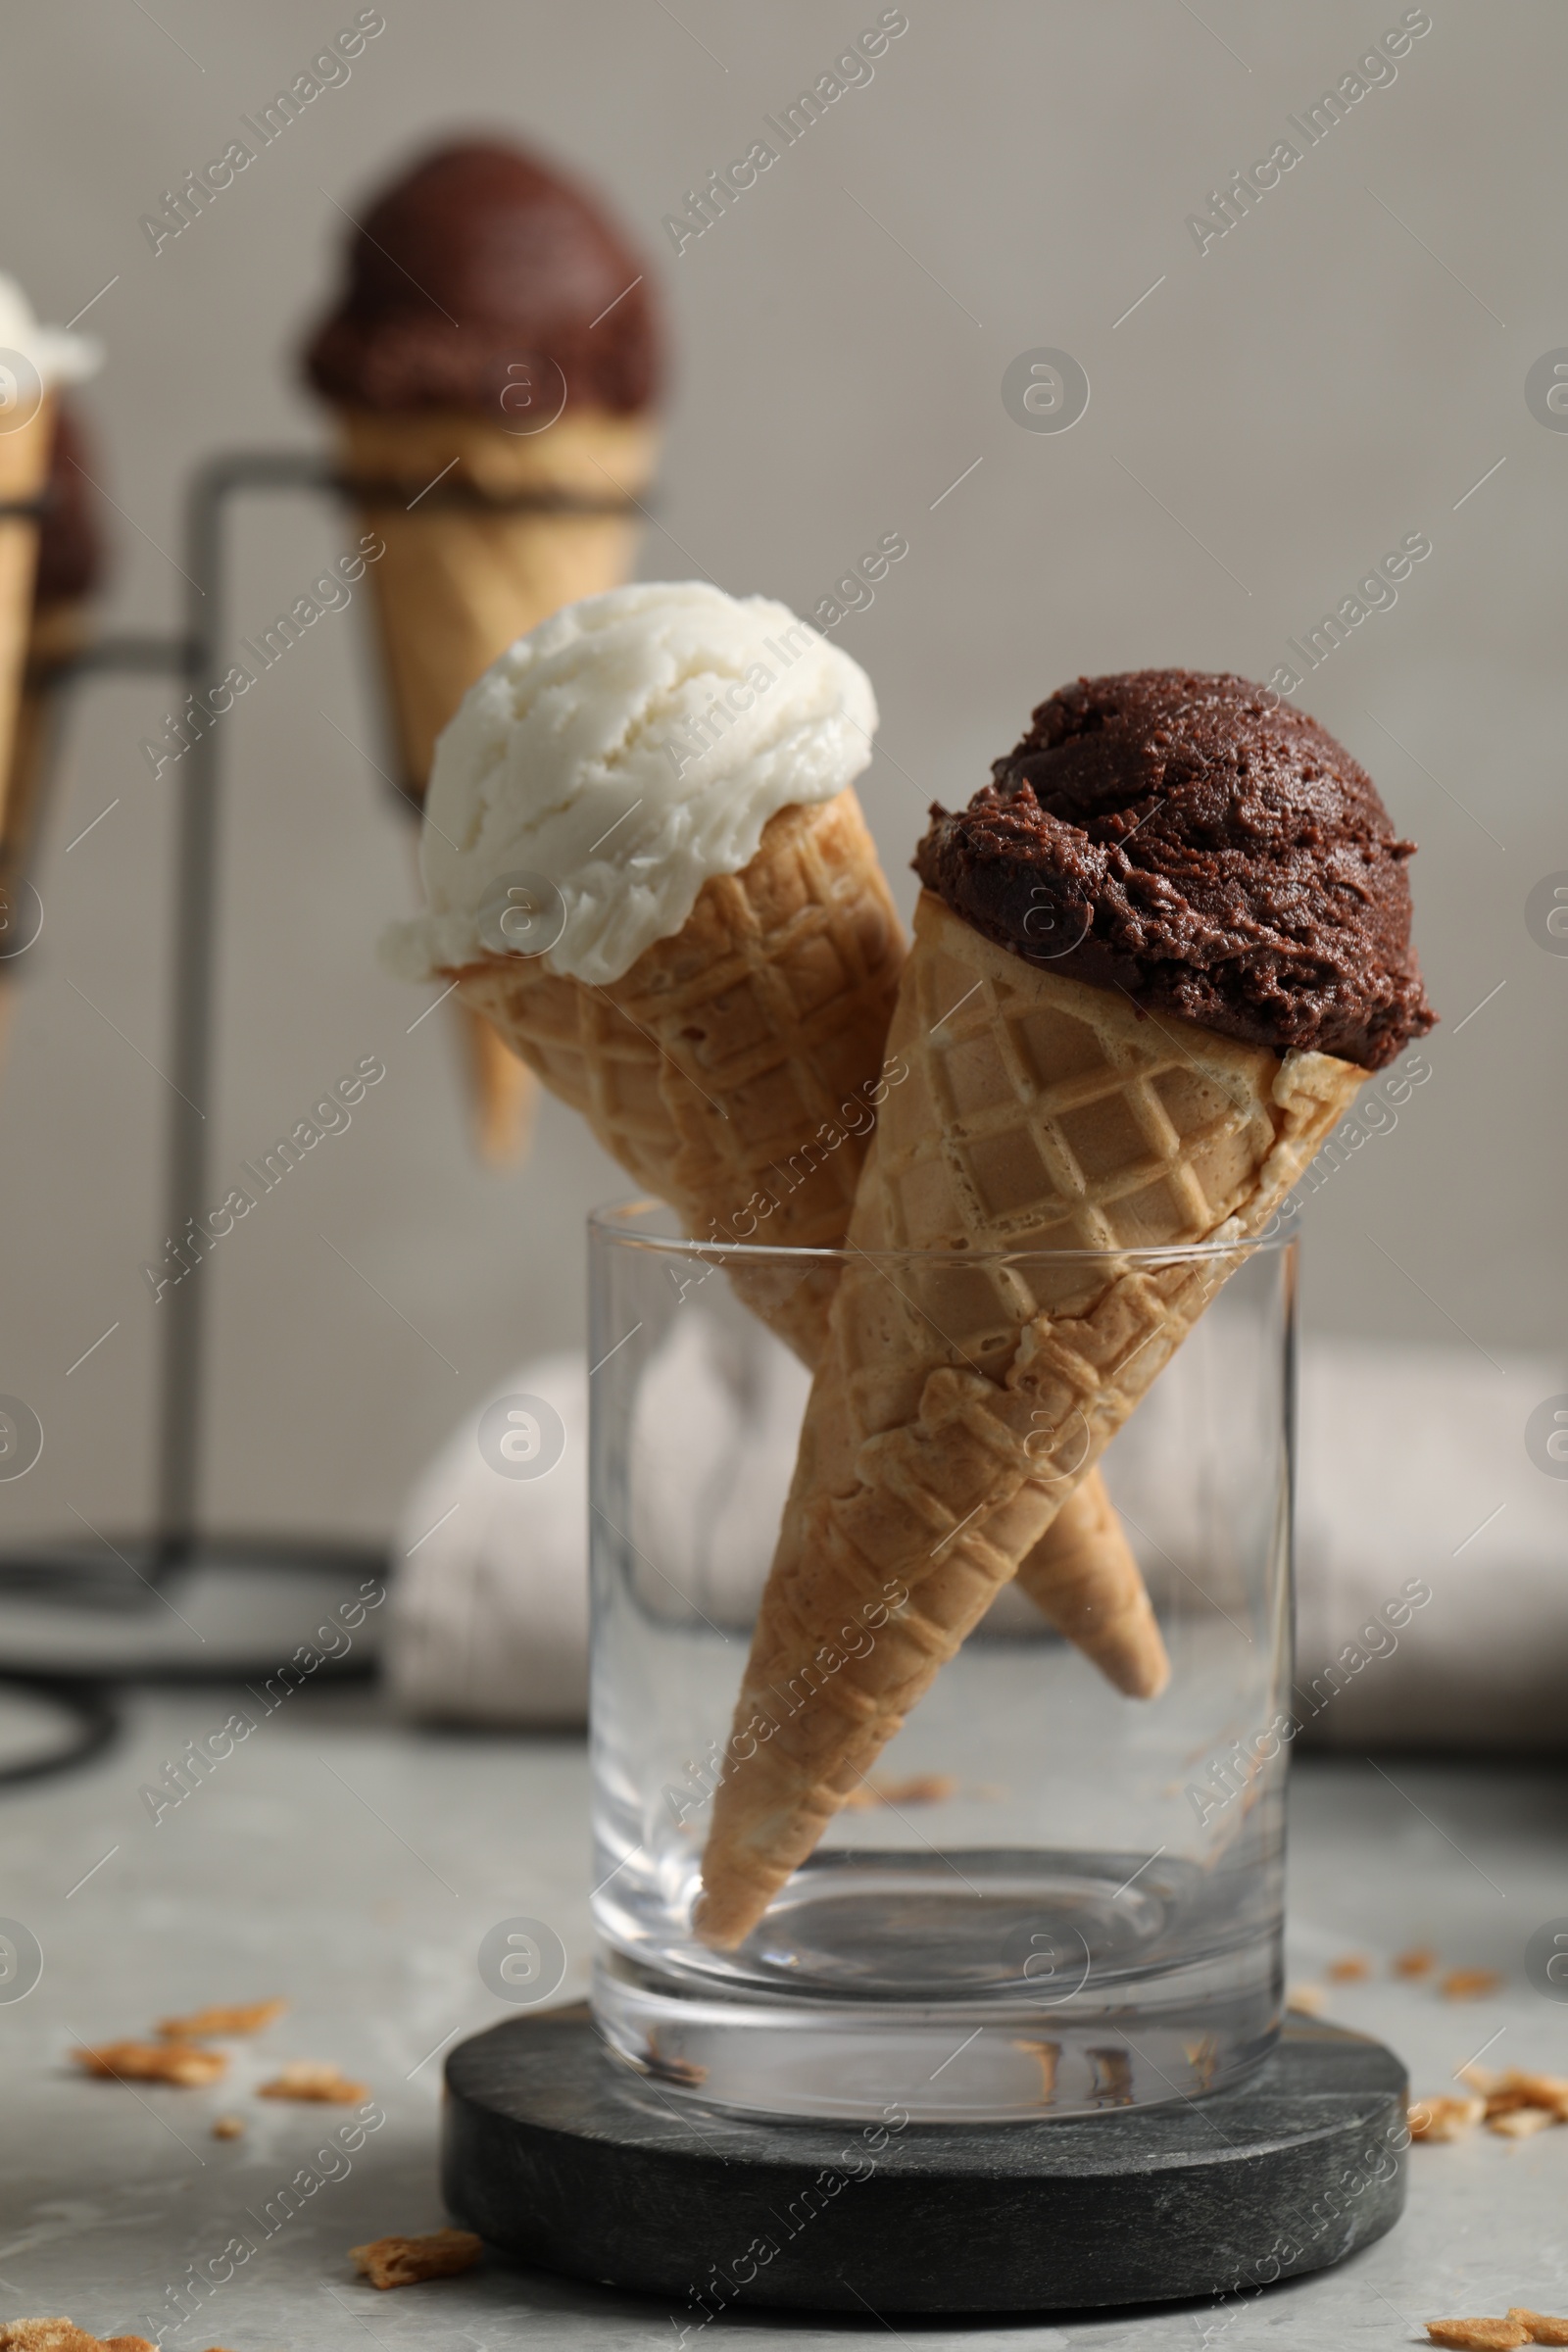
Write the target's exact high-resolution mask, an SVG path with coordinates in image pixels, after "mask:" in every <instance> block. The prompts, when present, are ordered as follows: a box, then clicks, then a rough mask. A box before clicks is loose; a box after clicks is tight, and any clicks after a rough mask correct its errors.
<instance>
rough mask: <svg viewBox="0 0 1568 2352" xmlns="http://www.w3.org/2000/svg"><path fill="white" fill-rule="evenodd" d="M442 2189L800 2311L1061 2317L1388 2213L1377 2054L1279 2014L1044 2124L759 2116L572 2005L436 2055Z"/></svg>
mask: <svg viewBox="0 0 1568 2352" xmlns="http://www.w3.org/2000/svg"><path fill="white" fill-rule="evenodd" d="M446 2078H447V2102H446V2112H445V2123H444V2131H443V2150H442V2185H443V2189H444V2192H445V2195H446V2200H447V2203H448V2205H449V2206H450V2207H451V2209H452V2212H453V2213H454V2214H455V2215H456V2216H457V2218H458V2220H459V2221H460V2222H462V2223H463V2224H465V2225H466V2227H467V2228H468V2229H476V2230H478V2232H479V2233H480V2235H481V2236H483V2237H485V2238H487V2239H488V2240H489V2241H490V2243H491V2244H492V2245H494V2246H497V2247H499V2248H500V2249H501V2250H502V2251H503V2252H505V2253H508V2254H512V2255H515V2257H516V2258H517V2259H519V2260H520V2261H523V2262H528V2263H533V2264H537V2265H539V2266H540V2267H541V2268H543V2269H545V2270H552V2271H564V2272H566V2273H567V2274H568V2275H569V2276H570V2277H572V2278H585V2279H589V2280H591V2281H594V2282H596V2283H598V2284H600V2285H602V2286H614V2287H630V2288H634V2289H636V2290H638V2291H640V2292H642V2293H645V2294H657V2295H661V2296H664V2297H667V2298H669V2300H670V2301H671V2302H672V2303H673V2304H674V2306H675V2310H676V2314H677V2324H678V2325H687V2324H690V2325H692V2326H696V2325H698V2324H700V2323H702V2322H703V2321H704V2319H705V2318H707V2317H713V2316H716V2315H717V2314H718V2313H719V2312H721V2311H724V2310H728V2309H731V2308H733V2307H734V2306H735V2305H737V2304H789V2305H795V2306H797V2307H799V2308H804V2309H807V2310H812V2311H860V2312H863V2311H865V2310H866V2309H867V2308H868V2307H869V2309H870V2310H871V2311H873V2312H875V2313H877V2314H884V2313H888V2312H930V2313H937V2312H988V2311H990V2312H996V2311H1011V2312H1026V2311H1031V2312H1032V2311H1063V2310H1070V2309H1073V2308H1082V2307H1084V2306H1087V2305H1093V2304H1115V2303H1151V2302H1161V2301H1166V2300H1170V2299H1173V2298H1176V2297H1181V2296H1192V2295H1207V2294H1216V2293H1224V2292H1228V2291H1234V2290H1237V2289H1241V2290H1243V2291H1248V2290H1255V2289H1256V2288H1259V2287H1262V2286H1267V2285H1270V2284H1272V2283H1273V2282H1274V2280H1275V2279H1277V2278H1292V2277H1294V2276H1296V2275H1297V2274H1299V2273H1300V2272H1304V2271H1316V2270H1325V2269H1327V2268H1328V2267H1329V2266H1330V2265H1331V2264H1333V2263H1336V2262H1341V2261H1343V2260H1344V2258H1345V2257H1346V2255H1347V2254H1349V2253H1351V2252H1352V2251H1353V2250H1354V2249H1355V2248H1356V2247H1357V2246H1362V2245H1366V2244H1369V2243H1370V2242H1371V2240H1372V2239H1373V2238H1376V2237H1381V2236H1382V2235H1383V2232H1384V2231H1385V2230H1386V2229H1392V2228H1393V2226H1394V2224H1395V2222H1396V2221H1397V2219H1398V2217H1399V2213H1400V2211H1401V2209H1402V2207H1403V2203H1404V2147H1405V2144H1406V2141H1407V2139H1408V2133H1407V2132H1406V2131H1405V2129H1404V2109H1405V2101H1406V2097H1407V2092H1408V2084H1407V2082H1406V2078H1405V2072H1404V2069H1403V2067H1402V2066H1401V2065H1400V2063H1399V2061H1398V2060H1397V2058H1396V2057H1395V2056H1394V2055H1393V2053H1392V2052H1391V2051H1389V2050H1386V2049H1385V2048H1384V2047H1383V2045H1382V2043H1381V2042H1377V2041H1373V2040H1371V2039H1370V2038H1369V2037H1368V2036H1367V2035H1365V2034H1349V2033H1347V2032H1345V2031H1344V2029H1343V2028H1341V2027H1338V2026H1328V2025H1322V2024H1319V2023H1318V2022H1317V2021H1316V2020H1314V2019H1310V2018H1304V2017H1299V2016H1294V2015H1293V2016H1292V2017H1290V2018H1289V2019H1288V2020H1287V2023H1286V2028H1285V2033H1284V2034H1283V2036H1282V2038H1281V2040H1280V2043H1279V2045H1278V2047H1277V2048H1276V2050H1275V2051H1274V2053H1273V2055H1272V2056H1271V2057H1270V2058H1269V2059H1267V2060H1266V2061H1265V2063H1264V2064H1263V2065H1262V2066H1261V2067H1260V2068H1259V2069H1258V2071H1257V2073H1256V2074H1254V2075H1253V2076H1251V2078H1250V2080H1249V2081H1248V2082H1245V2083H1243V2084H1242V2085H1241V2086H1240V2087H1238V2088H1235V2089H1231V2090H1225V2091H1219V2092H1216V2093H1215V2094H1214V2095H1213V2096H1211V2097H1208V2098H1204V2099H1196V2100H1177V2101H1173V2102H1172V2103H1171V2104H1170V2105H1168V2106H1164V2107H1156V2108H1142V2109H1123V2110H1117V2111H1112V2112H1110V2113H1108V2114H1104V2115H1097V2116H1090V2117H1082V2118H1077V2119H1064V2120H1063V2121H1061V2122H1059V2123H1039V2124H1033V2123H1030V2124H989V2125H945V2124H944V2125H938V2124H909V2125H906V2126H904V2127H903V2128H902V2129H901V2128H899V2126H898V2124H897V2121H896V2118H890V2120H889V2122H888V2123H887V2124H886V2125H884V2126H881V2127H878V2126H874V2125H865V2126H861V2125H859V2124H856V2123H849V2124H817V2123H796V2122H790V2123H771V2122H760V2121H758V2120H756V2119H753V2118H750V2117H739V2116H732V2115H727V2114H724V2113H721V2112H720V2111H719V2110H717V2109H715V2108H711V2107H707V2106H704V2105H702V2104H701V2103H699V2102H696V2101H693V2100H691V2099H690V2098H688V2097H685V2096H683V2095H681V2094H680V2093H672V2092H670V2091H669V2090H668V2089H666V2088H665V2087H664V2086H663V2085H662V2084H657V2083H654V2082H649V2081H647V2080H645V2079H644V2078H642V2077H641V2076H638V2075H636V2074H634V2073H633V2072H632V2071H631V2070H630V2068H628V2067H626V2066H624V2065H623V2064H621V2062H620V2061H619V2060H617V2059H614V2058H613V2057H611V2056H610V2054H609V2053H608V2052H607V2050H606V2049H605V2046H604V2044H603V2043H602V2042H601V2041H600V2039H599V2037H598V2035H597V2034H595V2032H594V2030H593V2027H592V2025H591V2024H590V2022H589V2015H588V2010H587V2008H586V2006H578V2007H573V2008H569V2009H556V2010H551V2011H547V2012H546V2013H545V2014H543V2015H542V2016H528V2017H518V2018H509V2019H508V2020H507V2021H506V2022H505V2023H504V2024H502V2025H499V2026H494V2027H492V2028H491V2030H490V2031H489V2032H488V2033H487V2034H476V2035H475V2036H474V2037H473V2039H472V2040H470V2041H465V2042H460V2043H459V2045H458V2047H457V2048H456V2049H455V2050H454V2051H453V2052H452V2053H451V2055H450V2056H449V2058H448V2059H447V2065H446Z"/></svg>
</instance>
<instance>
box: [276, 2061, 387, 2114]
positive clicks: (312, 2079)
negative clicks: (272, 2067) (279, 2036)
mask: <svg viewBox="0 0 1568 2352" xmlns="http://www.w3.org/2000/svg"><path fill="white" fill-rule="evenodd" d="M256 2095H257V2097H258V2098H261V2099H306V2100H311V2101H314V2102H315V2103H316V2104H317V2105H319V2106H325V2107H357V2106H359V2105H360V2104H361V2102H362V2101H363V2100H366V2099H368V2097H369V2095H370V2091H369V2085H368V2083H365V2082H350V2081H349V2079H348V2077H347V2076H346V2075H345V2074H344V2072H343V2070H342V2068H341V2067H340V2066H334V2065H333V2064H332V2063H331V2062H330V2061H329V2060H327V2059H324V2058H291V2059H290V2060H289V2062H288V2064H287V2066H285V2067H284V2069H283V2071H282V2073H281V2074H278V2075H274V2076H273V2077H272V2080H271V2081H270V2082H264V2083H263V2084H262V2086H261V2088H260V2090H259V2091H258V2092H257V2094H256Z"/></svg>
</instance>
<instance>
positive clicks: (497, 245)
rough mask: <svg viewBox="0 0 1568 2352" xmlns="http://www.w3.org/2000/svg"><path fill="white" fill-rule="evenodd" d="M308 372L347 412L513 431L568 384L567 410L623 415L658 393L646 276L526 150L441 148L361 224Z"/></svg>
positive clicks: (618, 240)
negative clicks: (493, 424) (422, 413)
mask: <svg viewBox="0 0 1568 2352" xmlns="http://www.w3.org/2000/svg"><path fill="white" fill-rule="evenodd" d="M305 370H306V374H307V375H308V377H309V379H310V381H311V383H312V384H314V385H315V387H316V389H317V391H319V392H320V393H322V394H323V395H324V396H325V397H326V398H327V399H328V400H331V401H335V402H337V403H338V404H339V405H340V406H343V407H348V408H358V409H372V410H380V411H395V412H406V411H408V410H411V409H444V410H458V411H466V412H469V413H471V414H475V415H483V416H485V417H493V418H495V419H496V420H497V421H498V422H513V421H515V418H514V417H513V414H512V412H513V411H518V412H519V413H520V412H521V410H522V408H523V407H524V404H525V401H526V400H527V399H528V398H529V397H531V398H532V400H533V401H535V402H543V403H544V404H545V412H546V414H548V413H549V409H550V407H551V406H553V405H554V402H555V401H556V400H557V399H559V397H560V390H561V378H562V377H564V379H565V392H566V399H567V403H568V405H570V406H574V407H577V408H583V407H588V408H598V409H607V410H610V411H612V412H613V413H614V414H618V415H622V416H624V415H626V414H628V413H630V412H632V411H635V410H638V409H643V408H646V407H648V406H649V405H650V403H651V402H652V401H653V400H654V398H655V396H656V393H657V391H658V376H659V352H658V335H657V329H656V325H655V318H654V305H653V301H652V299H651V296H650V292H649V287H648V282H647V279H646V276H645V275H644V265H643V263H642V262H641V260H640V259H639V258H638V257H637V256H636V254H634V253H633V251H632V249H631V248H630V246H628V245H627V244H626V242H625V240H624V239H623V238H622V237H621V235H620V233H619V231H618V230H617V229H616V228H615V227H613V225H612V223H611V221H609V220H608V219H607V218H606V216H605V214H604V213H603V212H602V211H601V210H600V209H599V207H598V205H597V204H596V203H594V201H593V200H592V199H591V198H590V197H589V196H588V195H587V194H586V193H585V192H584V191H583V190H582V189H580V188H578V187H576V186H575V185H574V184H573V183H572V182H571V181H570V180H567V179H564V178H563V177H562V176H561V175H560V174H559V173H558V172H554V171H551V170H550V169H549V168H548V167H547V166H545V165H544V164H542V163H540V162H539V161H537V160H536V159H535V158H534V157H532V156H530V155H527V154H525V153H524V152H523V151H522V150H521V149H520V148H516V147H511V146H504V145H502V144H500V143H499V142H489V143H481V142H478V141H475V142H471V143H470V142H465V143H463V144H461V145H457V146H451V147H443V148H440V149H438V150H437V151H436V153H434V154H433V155H427V156H426V157H424V159H423V160H422V161H421V162H420V163H418V164H417V165H416V166H415V168H414V169H413V171H411V172H408V173H406V174H405V176H404V177H403V178H401V179H399V180H397V181H396V182H395V183H394V184H393V185H392V186H391V187H390V188H388V189H387V190H386V191H385V192H384V193H383V194H382V195H381V196H379V197H378V198H377V199H376V200H375V202H374V203H373V204H372V205H371V206H370V208H369V210H368V212H367V213H366V214H365V215H364V216H363V224H362V225H360V226H358V227H357V228H356V230H355V232H354V234H353V236H352V237H351V238H350V240H349V247H348V283H347V286H346V288H345V290H344V292H343V295H342V297H341V299H340V300H339V302H338V303H337V305H336V306H335V308H334V309H333V310H332V311H331V313H330V314H329V316H328V317H327V318H326V319H323V320H322V322H321V324H320V325H319V327H318V329H317V331H316V333H315V335H314V336H313V338H312V340H311V343H310V345H309V348H308V350H307V352H306V355H305ZM557 370H559V371H560V372H559V375H558V373H557ZM519 391H521V392H522V394H523V398H521V399H519V398H517V397H516V395H517V394H518V392H519ZM504 394H507V395H508V396H509V398H508V406H507V410H506V413H505V414H504V413H503V406H502V396H503V395H504Z"/></svg>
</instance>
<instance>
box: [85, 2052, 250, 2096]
mask: <svg viewBox="0 0 1568 2352" xmlns="http://www.w3.org/2000/svg"><path fill="white" fill-rule="evenodd" d="M71 2055H72V2057H73V2059H74V2060H75V2063H76V2064H77V2066H79V2067H84V2068H85V2069H86V2071H87V2073H88V2074H89V2075H98V2076H100V2077H102V2078H103V2080H104V2081H106V2082H172V2083H174V2084H176V2085H177V2086H178V2088H179V2089H181V2090H195V2089H197V2088H198V2087H199V2086H200V2085H201V2084H203V2083H205V2082H217V2081H218V2078H219V2076H220V2075H222V2074H226V2072H227V2071H228V2060H227V2059H226V2058H225V2057H224V2055H223V2053H222V2051H221V2050H198V2049H195V2048H193V2047H192V2046H191V2045H190V2044H189V2043H187V2042H179V2041H106V2042H102V2043H100V2044H99V2046H98V2047H97V2048H96V2049H92V2050H89V2049H86V2048H77V2049H74V2050H73V2051H72V2053H71Z"/></svg>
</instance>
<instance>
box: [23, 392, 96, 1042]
mask: <svg viewBox="0 0 1568 2352" xmlns="http://www.w3.org/2000/svg"><path fill="white" fill-rule="evenodd" d="M0 448H3V444H0ZM91 466H92V460H91V454H90V450H89V447H88V444H87V443H86V441H85V438H84V436H83V433H82V428H81V421H80V418H79V417H77V415H76V413H75V411H74V410H73V408H72V406H71V404H70V403H69V402H68V401H65V400H62V401H60V402H59V403H58V404H57V407H56V411H55V416H54V434H53V446H52V449H51V453H50V463H49V477H48V482H47V486H46V490H45V494H44V510H43V517H42V521H41V524H40V526H39V532H38V550H37V562H36V565H35V569H34V574H33V585H32V613H31V621H30V625H29V627H28V631H27V643H26V658H25V666H24V670H23V678H22V691H21V695H20V697H19V700H18V708H17V722H16V728H15V732H14V734H13V736H12V741H11V761H10V769H9V774H8V776H7V779H6V791H5V800H4V803H3V809H4V814H3V816H0V910H3V912H4V915H5V920H6V924H7V926H8V927H9V926H10V925H11V924H12V923H13V922H14V921H15V920H16V919H17V915H16V910H17V909H18V908H19V907H21V905H22V900H23V894H24V892H25V888H26V885H27V882H28V879H29V877H30V875H31V871H32V866H33V862H34V858H35V857H36V853H37V847H38V840H39V835H40V831H41V828H42V824H43V818H44V804H45V796H46V793H47V790H48V784H49V777H50V770H51V766H52V757H53V751H54V738H55V732H56V725H57V721H58V718H59V710H60V701H61V691H60V690H61V685H62V682H63V680H64V679H65V677H66V676H67V675H68V674H69V672H70V670H71V668H72V666H73V663H74V662H75V661H76V660H77V658H78V656H79V655H80V654H81V652H82V651H83V649H84V647H85V646H86V643H87V640H88V637H89V634H90V632H91V626H92V599H93V596H94V594H95V593H96V591H97V590H98V589H99V587H100V586H101V585H102V580H103V570H104V548H103V532H102V517H101V515H100V512H99V508H98V503H97V500H96V498H95V496H94V494H93V491H92V487H91V483H90V480H89V473H90V470H91ZM8 969H9V967H8V966H6V965H5V964H4V963H0V1023H4V1022H6V1021H7V1020H8V1019H9V1009H10V998H11V993H12V992H11V989H10V987H9V986H8V985H6V980H7V978H8Z"/></svg>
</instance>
